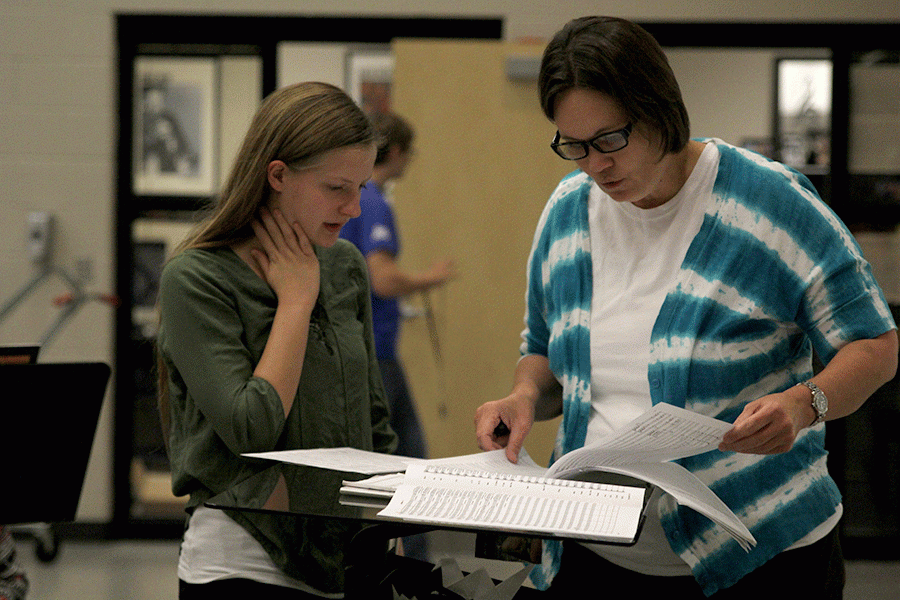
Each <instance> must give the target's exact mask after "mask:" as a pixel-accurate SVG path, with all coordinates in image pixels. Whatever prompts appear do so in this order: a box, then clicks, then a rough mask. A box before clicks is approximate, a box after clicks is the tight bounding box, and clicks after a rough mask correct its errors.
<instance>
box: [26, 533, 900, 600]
mask: <svg viewBox="0 0 900 600" xmlns="http://www.w3.org/2000/svg"><path fill="white" fill-rule="evenodd" d="M431 547H432V557H433V560H437V559H439V558H442V557H452V558H455V559H457V562H458V563H459V564H460V566H461V567H462V568H463V569H464V570H466V571H471V570H474V569H475V568H477V567H478V566H481V565H483V564H484V563H481V562H479V561H476V560H475V559H466V558H465V556H466V555H468V556H471V555H472V553H473V550H474V541H473V539H472V538H471V537H469V536H466V535H463V534H444V535H441V536H438V537H435V538H433V539H432V541H431ZM18 549H19V554H20V557H21V561H22V563H23V565H24V566H25V568H26V570H27V572H28V577H29V579H30V581H31V589H30V591H29V594H28V599H27V600H62V599H66V600H167V599H172V600H174V599H175V598H176V596H177V593H176V589H177V584H176V576H175V565H176V562H177V560H178V544H177V543H176V542H172V541H139V542H135V541H115V542H84V541H77V542H76V541H63V543H62V544H61V545H60V551H59V554H58V555H57V557H56V558H55V559H54V560H53V561H52V562H49V563H44V562H40V561H39V560H38V559H37V557H36V555H35V552H34V543H33V541H31V540H27V539H26V540H20V541H19V544H18ZM485 566H486V568H487V570H488V573H489V574H490V575H492V576H493V577H494V578H496V579H505V578H506V577H508V576H509V575H511V574H512V573H514V572H515V571H517V570H518V569H519V565H517V564H514V563H500V562H496V561H490V562H488V563H486V565H485ZM847 574H848V581H847V588H846V590H845V593H844V598H845V599H846V600H898V599H900V563H898V562H869V561H852V562H848V564H847Z"/></svg>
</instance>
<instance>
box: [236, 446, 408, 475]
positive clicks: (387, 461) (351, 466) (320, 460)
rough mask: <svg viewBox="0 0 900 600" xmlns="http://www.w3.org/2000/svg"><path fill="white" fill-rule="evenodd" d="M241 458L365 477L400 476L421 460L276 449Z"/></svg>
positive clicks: (343, 450)
mask: <svg viewBox="0 0 900 600" xmlns="http://www.w3.org/2000/svg"><path fill="white" fill-rule="evenodd" d="M241 456H246V457H248V458H264V459H267V460H274V461H278V462H285V463H289V464H292V465H305V466H308V467H319V468H321V469H331V470H333V471H346V472H348V473H364V474H367V475H376V474H380V473H400V472H402V471H405V470H406V467H407V466H408V465H409V464H411V463H414V462H417V461H421V460H422V459H420V458H409V457H408V456H395V455H393V454H382V453H381V452H368V451H366V450H358V449H356V448H314V449H311V450H278V451H275V452H254V453H248V454H242V455H241Z"/></svg>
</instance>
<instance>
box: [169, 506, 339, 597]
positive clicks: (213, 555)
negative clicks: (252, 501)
mask: <svg viewBox="0 0 900 600" xmlns="http://www.w3.org/2000/svg"><path fill="white" fill-rule="evenodd" d="M238 577H240V578H244V579H251V580H253V581H258V582H260V583H268V584H271V585H280V586H283V587H288V588H292V589H295V590H302V591H304V592H306V593H308V594H313V595H317V596H322V597H323V598H343V597H344V595H343V594H325V593H324V592H320V591H319V590H316V589H315V588H312V587H311V586H308V585H306V584H305V583H303V582H302V581H299V580H297V579H294V578H292V577H288V576H287V575H286V574H285V573H284V571H282V570H281V569H279V568H278V567H277V566H276V565H275V563H274V562H273V561H272V558H271V557H270V556H269V555H268V553H267V552H266V551H265V549H263V547H262V545H261V544H260V543H259V542H258V541H256V539H255V538H254V537H253V536H252V535H250V533H248V532H247V530H246V529H244V528H243V527H241V526H240V525H238V524H237V523H236V522H235V521H234V520H232V519H231V518H230V517H229V516H228V515H226V514H225V512H224V511H222V510H218V509H215V508H206V507H205V506H198V507H197V508H196V509H195V510H194V512H193V514H192V515H191V517H190V520H189V521H188V528H187V531H185V532H184V540H183V541H182V543H181V553H180V554H179V557H178V578H179V579H181V580H182V581H184V582H185V583H209V582H211V581H218V580H220V579H234V578H238Z"/></svg>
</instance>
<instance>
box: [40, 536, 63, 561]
mask: <svg viewBox="0 0 900 600" xmlns="http://www.w3.org/2000/svg"><path fill="white" fill-rule="evenodd" d="M35 542H36V543H35V545H34V553H35V554H36V555H37V557H38V560H40V561H41V562H45V563H48V562H52V561H53V559H55V558H56V555H57V554H59V536H58V535H57V534H56V532H55V531H53V532H51V533H50V535H49V536H48V539H41V538H38V539H36V540H35Z"/></svg>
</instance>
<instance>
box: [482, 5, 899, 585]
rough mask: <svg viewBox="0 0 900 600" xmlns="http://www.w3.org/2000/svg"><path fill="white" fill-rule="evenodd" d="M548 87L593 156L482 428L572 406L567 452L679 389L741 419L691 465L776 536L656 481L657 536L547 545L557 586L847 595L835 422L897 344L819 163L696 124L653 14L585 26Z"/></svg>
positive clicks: (563, 147)
mask: <svg viewBox="0 0 900 600" xmlns="http://www.w3.org/2000/svg"><path fill="white" fill-rule="evenodd" d="M539 88H540V95H541V103H542V108H543V110H544V112H545V114H546V116H547V117H548V118H549V119H550V120H551V121H552V122H554V124H555V125H556V126H557V129H558V133H557V136H556V138H555V139H554V141H553V143H552V144H551V145H552V147H553V149H554V151H555V152H556V153H557V154H558V155H560V156H561V157H562V158H564V159H568V160H572V161H574V163H575V164H576V165H577V166H578V168H579V170H578V171H576V172H574V173H572V174H570V175H569V176H567V177H566V178H564V179H563V180H562V181H561V182H560V184H559V186H558V187H557V189H556V191H555V192H554V194H553V195H552V197H551V198H550V201H549V202H548V204H547V206H546V208H545V210H544V213H543V215H542V216H541V219H540V221H539V223H538V226H537V232H536V234H535V238H534V243H533V246H532V251H531V256H530V258H529V266H528V273H527V274H528V289H527V303H526V313H525V324H526V328H525V330H524V332H523V334H522V336H523V340H524V341H523V344H522V348H521V352H522V358H521V359H520V362H519V363H518V366H517V368H516V372H515V379H514V385H513V390H512V392H511V393H510V395H509V396H507V397H506V398H503V399H500V400H497V401H492V402H488V403H486V404H484V405H483V406H481V407H480V408H479V409H478V412H477V413H476V435H477V436H478V440H479V444H480V445H481V447H482V448H484V449H496V448H501V447H505V448H506V449H507V455H508V456H509V458H510V460H516V457H517V455H518V451H519V450H520V449H521V447H522V444H523V441H524V439H525V436H526V435H527V433H528V431H529V430H530V428H531V426H532V424H533V422H534V421H535V420H540V419H545V418H551V417H554V416H557V415H559V414H561V415H562V421H561V424H560V429H559V434H558V436H557V443H556V448H555V452H554V457H558V456H560V455H561V454H563V453H565V452H569V451H571V450H573V449H576V448H579V447H581V446H583V445H584V444H585V443H590V442H591V441H594V440H596V439H599V438H600V437H602V436H603V435H605V434H608V433H609V432H611V431H613V430H615V429H616V428H617V427H619V426H621V425H623V424H624V423H627V422H628V421H629V420H631V419H632V418H633V417H635V416H636V415H638V414H640V413H641V412H643V411H644V410H646V409H648V408H650V407H651V406H652V405H654V404H656V403H659V402H667V403H671V404H675V405H677V406H680V407H683V408H687V409H688V410H692V411H695V412H698V413H701V414H705V415H709V416H713V417H716V418H718V419H722V420H726V421H729V422H732V423H733V424H734V425H733V428H732V430H731V431H730V432H729V433H728V434H726V436H725V438H724V440H723V442H722V444H721V446H720V448H719V450H717V451H713V452H709V453H706V454H702V455H700V456H695V457H691V458H689V459H683V460H681V461H680V462H681V463H682V464H683V465H684V466H685V467H686V468H687V469H689V470H690V471H691V472H693V473H694V474H695V475H697V477H699V478H700V479H701V480H702V481H703V482H704V483H706V484H707V485H709V487H710V488H712V489H713V491H714V492H716V494H717V495H719V496H720V497H721V498H722V499H723V500H724V501H725V503H726V504H728V505H729V507H730V508H731V509H732V510H733V511H734V512H735V513H736V514H737V515H738V516H739V517H740V518H741V519H742V520H743V521H744V523H745V524H746V525H747V526H748V527H749V528H750V530H751V532H752V533H753V535H754V537H755V538H756V539H757V541H758V544H757V546H756V547H754V548H753V549H752V550H751V551H750V552H745V551H744V550H743V549H742V548H741V547H740V546H739V545H738V543H737V542H735V541H734V540H733V539H732V538H731V537H730V536H729V535H728V534H727V533H726V532H725V531H723V530H722V529H721V528H720V527H718V526H716V525H715V524H713V523H712V522H711V521H709V520H707V519H705V518H704V517H702V516H700V515H699V514H698V513H696V512H694V511H693V510H691V509H689V508H686V507H683V506H679V505H678V504H677V503H676V502H675V501H674V500H673V499H672V498H671V497H670V496H668V495H666V494H660V493H655V494H654V496H653V498H652V499H651V503H652V510H651V511H650V513H649V517H648V522H647V524H646V525H645V526H644V530H643V533H642V535H641V538H640V540H639V541H638V543H637V544H636V545H634V546H632V547H628V548H621V547H614V546H608V545H607V546H601V545H593V546H592V545H586V544H577V543H565V544H562V545H560V544H545V547H544V558H543V564H542V568H540V569H536V571H535V572H536V575H535V581H536V583H537V584H538V586H539V587H541V588H547V587H548V586H549V591H550V592H554V593H555V596H558V597H569V596H571V597H591V596H592V595H593V594H591V593H590V592H585V590H596V592H597V594H601V593H615V592H616V591H623V592H626V591H628V590H638V589H640V590H641V591H642V594H643V595H646V596H648V597H649V596H650V595H651V594H654V593H658V594H668V595H669V596H670V597H675V598H679V599H681V598H703V597H705V596H712V597H714V598H744V597H759V596H761V595H762V594H770V595H771V594H774V595H775V596H776V597H791V596H792V595H794V594H799V593H801V592H802V593H804V594H810V593H811V594H814V595H817V597H827V598H834V597H837V598H839V597H840V596H841V593H842V592H841V591H842V588H843V562H842V558H841V553H840V546H839V542H838V538H837V527H836V526H837V523H838V521H839V519H840V516H841V510H842V505H841V498H840V494H839V492H838V490H837V487H836V486H835V484H834V481H833V480H832V479H831V477H830V476H829V475H828V471H827V468H826V464H825V456H826V453H825V450H824V434H825V429H824V424H823V423H822V422H823V421H824V420H825V419H826V418H827V419H828V420H831V419H835V418H839V417H842V416H846V415H848V414H850V413H852V412H853V411H854V410H856V409H857V408H859V406H860V405H861V404H862V403H863V402H864V401H865V400H866V398H868V397H869V396H870V395H871V394H872V392H874V391H875V390H876V389H877V388H878V387H880V386H881V385H882V384H884V383H885V382H886V381H888V380H890V379H891V378H892V377H893V375H894V373H895V371H896V368H897V352H898V350H897V335H896V330H895V324H894V322H893V320H892V318H891V315H890V311H889V309H888V306H887V303H886V302H885V300H884V297H883V294H882V293H881V290H880V289H879V287H878V285H877V284H876V282H875V280H874V279H873V277H872V273H871V270H870V268H869V265H868V264H867V263H866V261H865V260H864V258H863V256H862V254H861V252H860V249H859V247H858V246H857V245H856V243H855V242H854V241H853V238H852V236H851V235H850V234H849V232H848V231H847V229H846V228H845V227H844V225H843V224H842V223H841V222H840V220H839V219H838V218H837V217H836V216H835V215H834V213H833V212H832V211H831V210H830V209H829V208H828V207H827V206H826V205H825V204H824V203H823V202H822V200H821V199H820V198H819V197H818V195H817V193H816V191H815V189H814V188H813V186H812V185H811V184H810V182H809V181H808V180H807V179H806V178H805V177H804V176H803V175H801V174H800V173H798V172H796V171H793V170H791V169H789V168H787V167H785V166H783V165H781V164H778V163H776V162H773V161H770V160H768V159H766V158H764V157H762V156H759V155H756V154H753V153H750V152H748V151H746V150H743V149H739V148H736V147H734V146H730V145H728V144H726V143H724V142H722V141H721V140H698V139H694V140H692V139H690V137H689V120H688V115H687V112H686V110H685V107H684V103H683V101H682V99H681V93H680V91H679V88H678V84H677V81H676V80H675V77H674V75H673V73H672V71H671V69H670V67H669V65H668V62H667V60H666V58H665V55H664V53H663V52H662V49H661V48H660V47H659V45H658V44H657V43H656V41H655V40H654V39H653V38H652V37H651V36H650V35H649V34H648V33H647V32H646V31H645V30H643V29H642V28H640V27H639V26H637V25H635V24H633V23H630V22H628V21H624V20H621V19H614V18H601V17H588V18H582V19H576V20H574V21H572V22H570V23H569V24H567V25H566V26H565V27H564V28H563V29H562V30H561V31H560V32H559V33H557V35H556V36H555V37H554V38H553V40H552V41H551V42H550V44H549V45H548V47H547V49H546V50H545V53H544V57H543V60H542V65H541V73H540V79H539ZM814 352H815V353H816V354H817V355H818V356H819V358H821V360H822V361H823V363H824V364H825V365H826V366H825V368H824V370H822V371H821V372H820V373H818V374H816V375H813V372H812V357H813V353H814ZM826 404H827V406H826ZM826 412H827V414H826ZM501 422H502V423H504V424H505V425H507V426H508V428H509V433H508V434H503V433H500V432H499V430H496V427H497V426H498V425H499V424H500V423H501Z"/></svg>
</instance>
